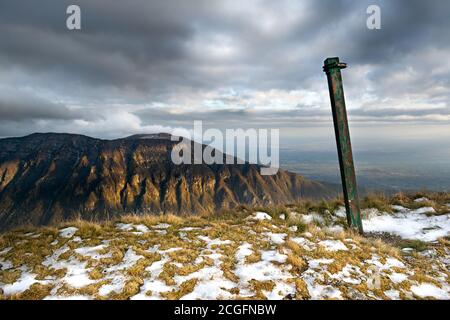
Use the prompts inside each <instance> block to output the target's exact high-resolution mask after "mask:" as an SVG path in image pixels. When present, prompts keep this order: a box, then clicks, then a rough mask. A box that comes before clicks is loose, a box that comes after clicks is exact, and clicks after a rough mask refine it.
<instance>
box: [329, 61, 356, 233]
mask: <svg viewBox="0 0 450 320" xmlns="http://www.w3.org/2000/svg"><path fill="white" fill-rule="evenodd" d="M346 67H347V65H346V64H345V63H343V62H339V58H328V59H326V60H325V61H324V66H323V71H324V72H325V73H326V74H327V78H328V88H329V90H330V100H331V110H332V111H333V121H334V132H335V134H336V144H337V151H338V156H339V166H340V169H341V179H342V189H343V191H344V200H345V209H346V211H347V222H348V224H349V226H350V227H351V228H353V229H355V230H357V231H358V232H359V233H361V234H362V233H363V227H362V222H361V210H360V207H359V198H358V188H357V186H356V175H355V167H354V165H353V155H352V145H351V143H350V132H349V130H348V121H347V111H346V108H345V98H344V88H343V86H342V76H341V69H344V68H346Z"/></svg>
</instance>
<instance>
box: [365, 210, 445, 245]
mask: <svg viewBox="0 0 450 320" xmlns="http://www.w3.org/2000/svg"><path fill="white" fill-rule="evenodd" d="M397 209H398V208H397ZM429 212H434V209H433V208H431V207H423V208H419V209H416V210H409V209H406V208H403V207H402V209H400V211H398V212H396V213H394V214H380V215H377V216H374V217H369V219H366V220H363V226H364V231H366V232H388V233H391V234H395V235H398V236H400V237H402V238H404V239H416V240H422V241H426V242H432V241H436V240H437V239H438V238H440V237H445V236H448V235H449V234H450V215H449V214H446V215H439V216H436V215H432V216H427V215H426V214H425V213H429Z"/></svg>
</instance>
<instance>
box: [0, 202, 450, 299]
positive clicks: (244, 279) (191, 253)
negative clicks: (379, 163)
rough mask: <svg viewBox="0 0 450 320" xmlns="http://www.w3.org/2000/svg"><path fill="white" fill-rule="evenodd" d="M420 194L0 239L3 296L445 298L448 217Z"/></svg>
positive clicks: (449, 281)
mask: <svg viewBox="0 0 450 320" xmlns="http://www.w3.org/2000/svg"><path fill="white" fill-rule="evenodd" d="M429 202H430V200H429V199H427V198H422V199H421V198H416V199H411V201H409V202H408V205H409V208H408V207H406V204H405V203H403V205H399V204H396V205H393V204H391V203H389V204H387V205H386V208H385V209H386V211H387V212H383V210H380V206H379V205H377V207H378V208H367V209H365V210H364V211H363V216H364V220H363V223H364V227H365V230H366V235H365V237H361V236H359V235H357V234H355V233H353V232H351V231H348V230H345V229H344V226H345V210H344V209H343V208H342V207H340V206H339V203H335V204H334V205H333V204H329V205H326V206H322V207H321V208H317V207H314V206H306V207H305V206H302V207H300V206H290V207H285V208H283V209H279V208H278V209H277V210H262V209H259V210H257V211H255V210H251V209H247V208H242V209H241V210H236V212H233V213H228V214H223V215H221V216H218V217H175V216H147V217H137V216H127V217H124V218H122V219H121V220H120V221H112V222H108V223H103V224H96V223H89V222H84V221H75V222H72V223H67V224H66V225H64V226H61V227H58V228H56V227H45V228H32V229H23V230H15V231H11V232H7V233H4V234H2V235H1V236H0V298H2V299H249V298H250V299H425V298H434V299H449V298H450V278H449V276H450V272H449V265H450V246H449V243H450V241H449V238H448V236H449V232H450V215H449V213H448V212H446V211H445V207H446V206H448V205H446V204H440V205H439V206H438V207H439V208H438V209H436V204H435V203H434V205H431V206H430V203H429Z"/></svg>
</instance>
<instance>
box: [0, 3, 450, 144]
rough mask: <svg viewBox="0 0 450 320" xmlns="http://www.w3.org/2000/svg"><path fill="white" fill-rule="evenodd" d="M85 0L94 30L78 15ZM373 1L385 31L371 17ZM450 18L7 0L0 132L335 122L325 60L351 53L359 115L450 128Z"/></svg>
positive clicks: (351, 90)
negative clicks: (71, 11)
mask: <svg viewBox="0 0 450 320" xmlns="http://www.w3.org/2000/svg"><path fill="white" fill-rule="evenodd" d="M72 3H75V4H78V5H79V6H80V8H81V19H82V21H81V26H82V30H80V31H69V30H68V29H67V28H66V18H67V14H66V8H67V6H68V5H69V4H72ZM370 4H377V5H379V6H380V8H381V27H382V28H381V30H368V29H367V27H366V19H367V17H368V15H367V14H366V9H367V7H368V6H369V5H370ZM449 17H450V3H449V2H448V1H444V0H442V1H440V0H431V1H422V0H417V1H411V0H408V1H406V0H405V1H400V0H390V1H377V0H372V1H365V0H364V1H345V0H342V1H338V0H306V1H300V0H293V1H272V0H266V1H264V0H262V1H247V0H246V1H242V0H241V1H237V0H236V1H233V0H229V1H210V0H205V1H200V0H199V1H195V0H190V1H182V0H179V1H171V0H164V1H159V0H158V1H156V0H154V1H150V0H131V1H103V0H96V1H93V0H86V1H76V0H71V1H63V0H58V1H56V0H54V1H48V0H40V1H21V0H2V1H1V2H0V30H1V32H0V137H6V136H18V135H25V134H29V133H32V132H48V131H56V132H73V133H82V134H88V135H91V136H95V137H102V138H115V137H122V136H125V135H129V134H133V133H142V132H147V133H148V132H155V131H167V130H170V129H172V128H175V127H185V128H192V121H193V120H203V121H204V124H205V126H209V127H219V128H225V127H233V128H235V127H242V128H248V127H254V128H266V127H275V128H281V129H282V132H284V133H285V134H286V135H289V134H291V136H295V134H296V132H298V130H310V131H308V132H310V133H309V134H310V135H312V136H314V134H319V133H320V132H321V128H324V130H326V131H327V132H331V131H330V130H331V121H332V118H331V112H330V103H329V97H328V88H327V83H326V77H325V74H324V73H323V72H322V64H323V60H324V59H325V58H327V57H329V56H339V57H341V60H342V61H345V62H347V63H348V66H349V67H348V68H347V69H345V70H344V71H343V77H344V86H345V92H346V98H347V106H348V109H349V117H350V119H351V122H352V126H353V128H371V130H372V132H374V128H375V129H376V128H382V127H386V128H389V130H388V131H385V130H382V131H383V132H389V134H393V135H395V134H396V133H398V134H399V135H401V136H404V137H408V136H409V134H410V133H411V132H416V133H417V132H421V133H424V134H428V135H432V136H433V135H435V136H436V137H441V138H442V137H447V138H450V131H449V129H448V128H449V127H450V126H449V125H450V82H449V79H450V59H449V57H450V36H449V30H450V19H449ZM308 128H309V129H308ZM355 130H358V129H355ZM305 132H306V131H305ZM311 132H312V133H311Z"/></svg>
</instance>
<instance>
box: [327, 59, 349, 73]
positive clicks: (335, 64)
mask: <svg viewBox="0 0 450 320" xmlns="http://www.w3.org/2000/svg"><path fill="white" fill-rule="evenodd" d="M346 67H347V64H346V63H344V62H339V58H338V57H334V58H327V59H325V61H324V62H323V71H324V72H328V71H329V70H330V69H336V68H338V69H344V68H346Z"/></svg>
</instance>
